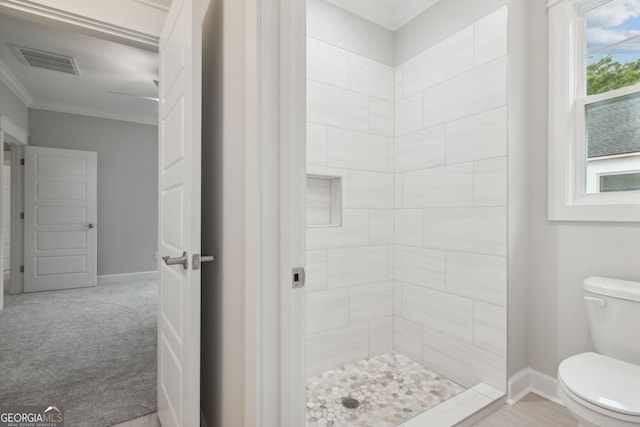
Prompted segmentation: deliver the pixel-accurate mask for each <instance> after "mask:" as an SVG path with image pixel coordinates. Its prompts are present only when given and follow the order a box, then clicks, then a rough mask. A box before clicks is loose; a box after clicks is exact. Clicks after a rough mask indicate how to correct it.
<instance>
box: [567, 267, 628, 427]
mask: <svg viewBox="0 0 640 427" xmlns="http://www.w3.org/2000/svg"><path fill="white" fill-rule="evenodd" d="M583 289H584V292H585V296H584V300H585V304H586V308H587V317H588V319H589V329H590V332H591V337H592V340H593V345H594V348H595V350H596V352H588V353H581V354H577V355H574V356H571V357H569V358H567V359H565V360H563V361H562V363H560V366H559V367H558V396H559V397H560V400H562V402H563V403H564V404H565V406H566V407H567V409H568V410H569V411H570V412H571V413H572V414H573V416H574V417H575V418H577V419H578V420H579V421H580V424H581V426H584V427H640V334H638V332H637V327H638V325H640V283H637V282H629V281H623V280H616V279H608V278H602V277H589V278H588V279H586V280H585V281H584V284H583Z"/></svg>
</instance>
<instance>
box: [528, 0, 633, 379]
mask: <svg viewBox="0 0 640 427" xmlns="http://www.w3.org/2000/svg"><path fill="white" fill-rule="evenodd" d="M528 3H529V4H528V32H529V49H528V53H529V58H528V60H529V64H528V69H529V72H528V75H527V77H528V82H529V92H528V100H529V102H528V109H529V114H528V117H529V139H528V140H527V145H528V148H529V162H530V163H529V169H530V170H531V175H530V177H529V179H530V193H529V194H530V197H531V200H532V203H531V205H532V210H531V214H532V216H531V224H530V229H529V235H528V238H529V241H530V242H531V247H530V255H531V256H530V259H531V263H530V266H529V282H528V307H527V310H528V313H529V314H528V337H529V339H528V352H529V365H530V366H531V367H532V368H533V369H537V370H539V371H542V372H544V373H546V374H548V375H552V376H555V374H556V370H557V366H558V363H559V362H560V361H561V360H562V359H563V358H565V357H567V356H569V355H571V354H575V353H578V352H582V351H587V350H589V349H591V342H590V338H589V332H588V325H587V318H586V314H585V310H584V306H583V301H582V289H581V286H582V281H583V280H584V278H586V277H588V276H592V275H602V276H610V277H615V278H620V279H628V280H636V281H638V280H640V268H639V267H638V254H639V253H640V223H602V222H601V223H590V222H558V221H554V222H550V221H548V220H547V188H546V185H547V180H546V177H547V90H548V84H547V64H548V61H547V54H548V50H547V11H546V1H545V0H529V1H528ZM639 220H640V218H639Z"/></svg>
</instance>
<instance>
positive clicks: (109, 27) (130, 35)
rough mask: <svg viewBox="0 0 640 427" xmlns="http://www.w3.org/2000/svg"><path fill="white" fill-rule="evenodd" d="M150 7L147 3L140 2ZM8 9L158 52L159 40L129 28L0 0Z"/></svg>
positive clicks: (28, 3) (32, 4)
mask: <svg viewBox="0 0 640 427" xmlns="http://www.w3.org/2000/svg"><path fill="white" fill-rule="evenodd" d="M140 3H143V4H145V5H147V6H150V5H149V4H147V2H145V1H140ZM158 6H159V5H158ZM1 9H8V10H11V11H14V12H18V13H24V14H28V15H31V16H36V17H40V18H45V19H49V20H53V21H56V22H59V23H63V24H67V25H73V26H75V27H78V28H83V29H86V30H89V31H93V32H97V33H100V34H102V35H104V36H107V37H108V38H112V39H113V38H115V39H118V40H124V41H127V42H128V43H129V44H132V45H135V46H138V47H141V48H143V49H148V50H152V51H155V52H157V51H158V46H159V38H158V37H156V36H153V35H150V34H145V33H142V32H139V31H135V30H132V29H129V28H125V27H120V26H117V25H113V24H109V23H107V22H104V21H99V20H97V19H92V18H87V17H85V16H81V15H77V14H75V13H71V12H67V11H65V10H62V9H56V8H53V7H50V6H44V5H41V4H38V3H36V2H34V1H30V0H0V10H1Z"/></svg>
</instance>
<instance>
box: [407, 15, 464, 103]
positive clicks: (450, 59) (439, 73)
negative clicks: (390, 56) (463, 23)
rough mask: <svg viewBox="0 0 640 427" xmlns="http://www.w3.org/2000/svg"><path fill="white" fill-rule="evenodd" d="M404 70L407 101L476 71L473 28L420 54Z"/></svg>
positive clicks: (458, 33) (460, 32) (410, 60)
mask: <svg viewBox="0 0 640 427" xmlns="http://www.w3.org/2000/svg"><path fill="white" fill-rule="evenodd" d="M401 67H402V74H403V80H402V90H403V96H404V97H409V96H411V95H414V94H416V93H419V92H422V91H423V90H425V89H427V88H429V87H431V86H434V85H436V84H438V83H441V82H443V81H445V80H449V79H450V78H451V77H453V76H456V75H458V74H460V73H463V72H465V71H467V70H470V69H471V68H473V26H469V27H467V28H465V29H463V30H462V31H459V32H457V33H455V34H454V35H452V36H451V37H449V38H447V39H445V40H443V41H441V42H440V43H438V44H436V45H435V46H433V47H431V48H429V49H427V50H425V51H424V52H422V53H419V54H418V55H416V56H414V57H413V58H411V59H409V60H408V61H406V62H405V63H404V64H402V65H401Z"/></svg>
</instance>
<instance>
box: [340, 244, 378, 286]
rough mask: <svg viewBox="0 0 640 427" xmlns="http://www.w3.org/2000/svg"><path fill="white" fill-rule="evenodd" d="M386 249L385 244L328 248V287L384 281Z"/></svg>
mask: <svg viewBox="0 0 640 427" xmlns="http://www.w3.org/2000/svg"><path fill="white" fill-rule="evenodd" d="M387 251H388V248H387V247H386V246H373V247H360V248H346V249H330V250H329V278H328V280H329V287H330V288H336V287H344V286H355V285H362V284H366V283H375V282H383V281H386V280H387V277H388V267H387Z"/></svg>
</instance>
